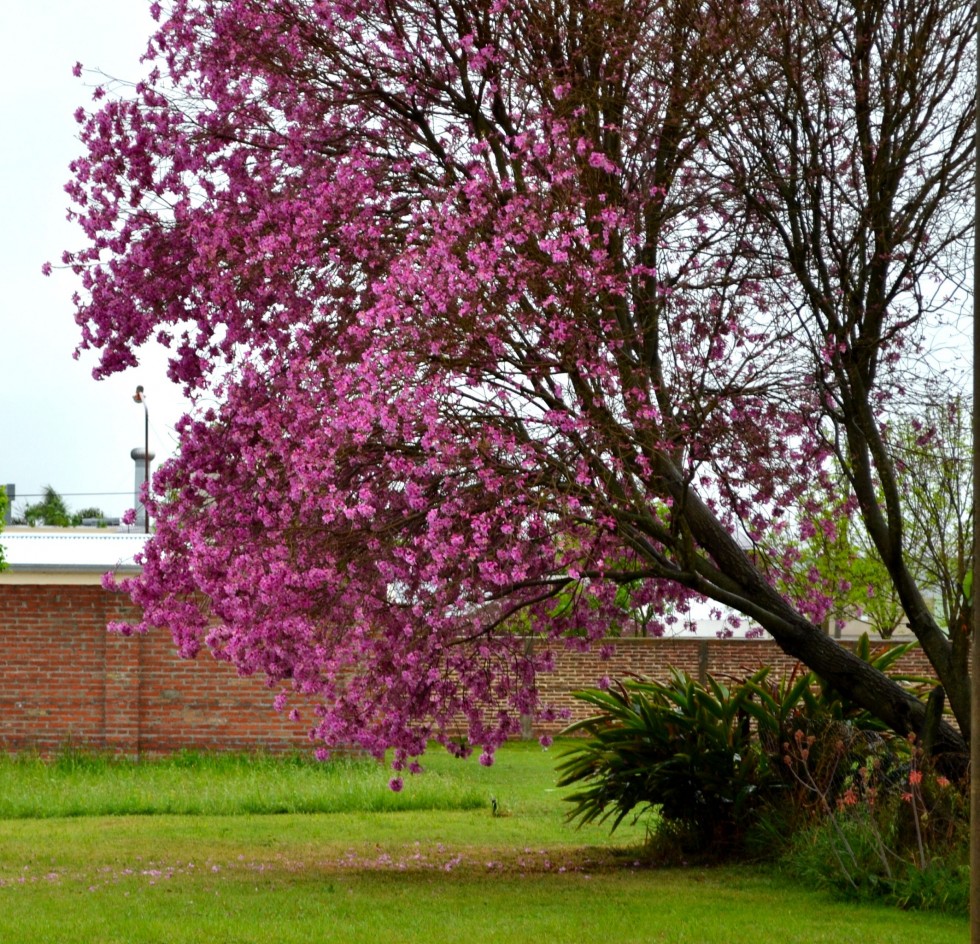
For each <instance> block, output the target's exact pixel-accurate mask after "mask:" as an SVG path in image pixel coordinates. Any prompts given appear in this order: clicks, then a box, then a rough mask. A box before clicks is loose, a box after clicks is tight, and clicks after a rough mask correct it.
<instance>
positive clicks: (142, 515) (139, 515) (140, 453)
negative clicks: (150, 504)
mask: <svg viewBox="0 0 980 944" xmlns="http://www.w3.org/2000/svg"><path fill="white" fill-rule="evenodd" d="M129 457H130V459H132V460H133V462H134V463H135V465H136V475H135V478H134V480H133V507H134V508H135V509H136V523H137V524H138V525H139V526H140V527H142V529H143V530H144V531H149V529H150V526H149V522H148V521H147V517H146V506H145V505H144V504H143V503H142V502H141V501H140V489H142V487H143V483H144V482H145V481H147V478H148V477H149V474H150V463H151V462H152V461H153V460H154V459H155V458H156V455H155V454H154V453H152V452H148V451H147V450H146V449H144V448H143V447H142V446H138V447H137V448H136V449H133V450H131V451H130V453H129Z"/></svg>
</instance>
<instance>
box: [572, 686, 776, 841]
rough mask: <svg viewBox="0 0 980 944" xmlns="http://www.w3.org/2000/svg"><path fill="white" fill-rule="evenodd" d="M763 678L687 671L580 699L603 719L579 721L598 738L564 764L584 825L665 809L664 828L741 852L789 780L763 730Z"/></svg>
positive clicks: (588, 741)
mask: <svg viewBox="0 0 980 944" xmlns="http://www.w3.org/2000/svg"><path fill="white" fill-rule="evenodd" d="M765 675H766V671H765V670H763V671H760V672H757V673H756V674H755V675H753V676H752V677H751V678H750V679H748V680H746V681H745V682H743V683H742V684H739V685H738V686H736V687H734V688H728V687H727V686H725V685H724V684H722V683H721V682H719V681H718V680H716V679H713V678H709V679H708V682H707V685H706V686H703V685H700V684H699V683H698V682H696V681H695V680H693V679H692V678H691V677H690V676H688V675H687V674H686V673H684V672H679V671H673V672H672V673H671V678H670V680H669V681H668V682H663V683H661V682H645V681H629V682H626V683H617V684H616V685H615V686H613V687H612V688H610V689H609V690H606V691H603V690H589V691H584V692H579V693H577V695H576V697H578V698H580V699H581V700H583V701H585V702H588V703H589V704H591V705H593V706H594V707H595V708H597V709H598V710H599V714H597V715H595V716H593V717H591V718H588V719H586V720H583V721H580V722H578V723H577V724H574V725H572V726H571V727H570V728H569V729H568V732H569V733H571V732H575V731H580V732H585V733H587V734H588V735H589V737H588V739H586V740H583V741H582V742H581V743H580V744H576V745H574V746H573V747H571V748H570V749H569V750H568V751H567V752H566V753H565V754H564V755H563V757H562V759H561V762H560V763H559V765H558V772H559V785H560V786H563V787H565V786H571V785H573V784H581V785H582V786H581V789H579V790H578V791H576V792H575V793H572V794H570V795H569V796H567V797H566V799H567V800H568V801H569V802H570V803H572V804H573V809H572V811H571V813H570V814H569V817H570V818H571V819H577V820H579V821H581V822H582V823H588V822H591V821H593V820H599V821H604V820H606V819H607V818H609V817H613V828H614V829H615V827H616V826H618V825H619V823H621V822H622V820H623V819H624V818H625V817H626V816H627V815H629V814H631V813H633V814H634V815H639V814H641V813H642V812H644V811H645V810H647V809H650V808H652V807H656V808H658V810H659V814H660V820H661V822H662V823H663V827H662V828H664V829H667V830H671V831H673V834H674V835H677V836H682V837H683V838H684V841H685V842H689V843H690V844H691V845H692V846H693V847H695V848H698V849H704V848H707V847H708V846H709V845H710V846H711V847H712V848H713V849H715V850H716V851H723V850H728V849H731V848H734V847H736V846H738V844H739V843H740V842H741V839H742V836H743V834H744V830H745V828H746V826H747V825H748V824H749V823H751V822H752V820H753V818H754V816H755V814H756V811H757V810H758V809H760V808H761V806H762V805H763V804H764V802H765V801H766V799H767V797H768V793H769V791H770V789H771V788H772V787H774V786H775V785H777V784H779V783H780V782H781V780H782V778H783V776H782V773H781V771H779V770H778V768H777V767H776V765H774V764H773V762H772V758H771V756H770V755H768V754H767V753H766V752H765V751H761V750H759V749H758V746H757V745H758V741H757V738H756V735H755V734H754V730H755V729H756V728H757V726H758V724H759V722H758V720H756V723H755V725H754V724H753V719H754V718H755V719H758V716H759V715H760V714H761V713H762V712H760V710H759V705H758V701H757V688H756V687H755V686H756V685H757V684H760V683H761V682H762V681H763V680H764V678H765Z"/></svg>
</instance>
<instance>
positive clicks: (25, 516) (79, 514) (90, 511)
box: [18, 485, 105, 528]
mask: <svg viewBox="0 0 980 944" xmlns="http://www.w3.org/2000/svg"><path fill="white" fill-rule="evenodd" d="M85 518H98V519H100V520H104V519H105V512H104V511H102V509H101V508H94V507H92V508H83V509H82V510H81V511H72V510H71V509H70V508H69V507H68V503H67V502H66V501H65V500H64V498H62V496H61V495H60V494H58V492H56V491H55V490H54V488H53V487H52V486H50V485H46V486H45V487H44V494H43V497H42V498H41V501H39V502H34V503H33V504H30V505H25V506H24V510H23V512H22V513H21V514H20V515H19V516H18V519H19V520H20V521H22V522H23V523H24V524H28V525H30V526H31V527H32V528H33V527H36V526H37V525H39V524H40V525H47V526H48V527H53V528H72V527H78V525H80V524H81V523H82V521H83V520H84V519H85Z"/></svg>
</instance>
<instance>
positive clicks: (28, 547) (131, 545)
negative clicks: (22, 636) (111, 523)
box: [0, 528, 147, 583]
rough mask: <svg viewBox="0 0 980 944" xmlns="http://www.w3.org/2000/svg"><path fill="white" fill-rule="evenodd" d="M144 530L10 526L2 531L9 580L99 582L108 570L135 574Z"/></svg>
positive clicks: (0, 540) (1, 578)
mask: <svg viewBox="0 0 980 944" xmlns="http://www.w3.org/2000/svg"><path fill="white" fill-rule="evenodd" d="M146 539H147V535H145V534H142V533H120V532H115V531H105V530H98V529H94V528H23V529H21V528H11V529H8V530H6V531H4V532H3V533H2V534H0V545H2V546H3V550H4V557H5V558H6V561H7V570H6V571H4V572H3V573H2V574H0V581H5V582H8V583H52V582H65V583H98V582H99V580H100V579H101V577H102V574H104V573H105V572H106V571H110V570H111V571H115V572H116V573H136V572H137V571H138V570H139V566H138V565H137V564H136V562H135V560H134V559H133V558H134V556H135V555H136V554H138V553H139V552H140V551H141V550H142V549H143V545H144V544H145V543H146Z"/></svg>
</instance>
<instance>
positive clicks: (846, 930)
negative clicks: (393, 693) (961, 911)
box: [0, 745, 968, 944]
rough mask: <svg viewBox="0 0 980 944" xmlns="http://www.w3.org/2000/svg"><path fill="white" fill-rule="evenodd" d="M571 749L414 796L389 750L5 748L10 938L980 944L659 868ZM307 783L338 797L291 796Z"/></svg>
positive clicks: (2, 929) (889, 916)
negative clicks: (151, 756)
mask: <svg viewBox="0 0 980 944" xmlns="http://www.w3.org/2000/svg"><path fill="white" fill-rule="evenodd" d="M554 756H555V749H552V751H551V752H549V753H544V752H542V751H541V750H540V749H539V748H537V747H536V746H532V745H513V746H511V747H508V748H506V749H505V750H504V751H502V752H501V754H500V756H499V759H498V762H497V764H496V765H494V767H492V768H483V767H480V766H479V764H477V763H476V761H475V760H471V761H467V762H460V761H456V760H454V759H452V758H449V757H448V756H445V755H440V754H437V753H433V755H432V756H431V757H429V758H427V761H426V763H427V767H429V768H430V770H429V773H428V774H426V775H425V776H423V777H416V778H410V779H408V778H407V779H406V785H405V789H404V791H402V793H401V794H391V792H390V791H388V790H387V787H386V783H387V779H388V776H389V774H388V773H387V772H386V771H385V770H384V769H381V768H378V767H377V766H376V765H372V764H367V765H364V764H360V765H353V766H347V767H345V768H344V770H343V771H342V772H338V771H337V770H336V769H335V770H328V769H326V768H324V767H321V766H318V765H314V764H309V763H303V762H299V761H287V762H275V761H272V760H269V759H264V758H260V759H253V760H252V761H251V762H248V763H246V762H245V761H244V760H243V759H241V758H237V759H235V758H232V759H220V758H219V759H215V758H205V759H200V758H182V759H179V760H178V761H176V762H171V763H161V764H141V765H117V764H106V763H104V762H88V761H87V760H85V759H84V758H83V759H78V758H75V759H74V760H73V759H71V758H67V759H65V760H63V761H62V762H59V763H56V764H53V765H37V764H36V763H35V762H29V761H27V760H24V759H21V760H18V761H16V762H11V761H6V762H3V761H0V808H2V809H3V810H4V811H5V812H4V813H3V816H4V817H5V818H3V819H0V941H2V942H4V944H20V942H24V944H27V942H31V944H34V942H37V941H45V942H71V944H87V942H93V944H94V942H99V944H112V942H127V944H130V942H157V941H159V942H161V944H163V942H166V944H182V942H198V941H200V942H208V944H223V942H276V944H287V942H293V941H295V942H304V944H308V942H317V941H349V942H361V941H363V942H369V941H370V942H378V941H395V940H397V941H405V942H416V941H417V942H424V944H439V942H443V941H447V942H448V941H494V942H520V944H529V942H530V941H532V940H537V941H542V942H545V941H547V942H562V941H569V942H590V941H597V942H599V941H601V942H603V944H611V942H632V941H636V942H640V941H643V942H649V941H664V942H668V941H669V942H678V944H685V942H691V944H695V942H696V944H704V942H724V944H741V942H746V944H749V942H751V944H759V942H761V941H765V940H767V939H773V940H778V941H780V942H800V944H803V942H807V944H819V942H838V941H840V940H843V939H845V938H847V939H850V938H852V937H857V938H858V939H861V940H864V941H867V942H883V944H887V942H902V944H904V942H908V944H912V942H915V944H932V942H936V944H939V942H942V944H955V942H957V941H964V942H965V941H966V940H967V939H968V929H967V924H966V922H965V921H963V920H958V919H952V918H948V917H942V916H938V915H930V914H909V913H902V912H899V911H896V910H893V909H887V908H879V907H871V906H855V905H841V904H839V903H835V902H833V901H832V900H831V899H829V898H827V897H825V896H823V895H820V894H815V893H812V892H808V891H806V890H804V889H800V888H796V887H794V886H793V885H791V884H789V883H787V882H786V881H785V880H784V879H782V878H781V877H780V876H778V875H776V874H774V873H773V872H771V871H767V870H765V869H745V868H738V869H734V868H724V869H702V868H681V869H656V868H648V867H646V865H645V864H644V860H643V855H642V842H643V838H644V834H645V833H644V827H643V825H642V824H637V825H636V826H630V827H624V828H623V829H621V830H620V831H619V832H617V833H616V834H614V835H613V836H610V835H609V834H608V832H607V831H606V830H605V829H603V828H601V827H591V828H588V829H583V830H579V829H575V828H574V827H571V826H569V825H568V824H566V823H565V822H564V819H563V812H564V811H563V809H562V804H561V801H560V797H559V794H558V792H557V791H556V790H555V787H554V779H555V778H554V774H553V770H552V768H553V762H554ZM318 778H319V779H318ZM311 784H312V786H311ZM317 784H318V785H319V786H317ZM379 791H380V793H379ZM318 792H322V793H324V794H332V795H333V798H332V799H329V800H327V799H321V800H320V801H318V803H319V805H316V804H314V803H313V799H312V798H315V797H316V795H317V794H318ZM293 793H296V794H302V795H304V796H306V797H307V799H305V800H303V802H302V803H300V804H299V808H300V809H308V808H309V809H317V810H332V811H324V812H286V813H277V812H275V811H276V810H279V809H283V808H285V809H288V808H290V807H289V802H291V801H290V799H289V798H290V796H291V795H292V794H293ZM29 794H30V795H32V796H33V798H34V799H33V801H31V802H34V803H35V804H36V812H35V813H33V814H31V815H28V814H27V812H25V811H26V810H27V809H28V806H29V803H28V801H29V796H28V795H29ZM73 794H78V795H80V794H85V796H86V799H85V802H84V803H82V802H81V801H80V800H79V798H78V796H75V797H74V798H73V796H72V795H73ZM189 795H193V796H194V797H196V798H197V801H195V802H196V803H197V805H196V806H195V805H194V804H191V803H190V801H189V800H188V802H187V805H186V806H183V807H180V809H182V810H183V812H182V813H181V814H180V815H175V813H174V812H173V810H174V809H175V805H177V800H178V799H179V798H180V797H182V796H189ZM205 796H207V797H210V798H211V799H209V800H208V801H207V802H206V803H205V802H203V801H201V798H202V797H205ZM379 796H380V797H381V799H379V798H378V797H379ZM491 796H493V797H495V798H496V799H497V804H498V810H499V812H500V813H501V814H502V815H499V816H494V815H493V814H492V810H491V805H490V797H491ZM121 797H128V798H129V799H128V800H127V801H126V802H127V803H130V804H132V805H133V808H132V809H129V810H127V809H126V804H125V803H123V801H122V800H121V799H120V798H121ZM392 797H393V798H395V799H394V800H392V799H388V798H392ZM161 798H166V799H165V800H164V799H161ZM215 798H220V799H215ZM259 800H262V801H263V802H259ZM390 802H397V803H399V804H403V805H402V806H400V807H398V808H390V807H387V806H386V804H388V803H390ZM212 803H213V804H216V806H214V807H212V806H210V804H212ZM63 804H67V806H66V805H63ZM311 804H312V805H311ZM330 804H333V805H330ZM213 809H220V810H221V812H220V813H216V812H213V811H212V810H213ZM86 811H88V812H86ZM153 812H156V815H148V814H150V813H153ZM113 813H115V814H116V815H112V814H113ZM134 814H138V815H134Z"/></svg>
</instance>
